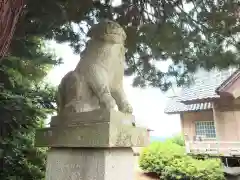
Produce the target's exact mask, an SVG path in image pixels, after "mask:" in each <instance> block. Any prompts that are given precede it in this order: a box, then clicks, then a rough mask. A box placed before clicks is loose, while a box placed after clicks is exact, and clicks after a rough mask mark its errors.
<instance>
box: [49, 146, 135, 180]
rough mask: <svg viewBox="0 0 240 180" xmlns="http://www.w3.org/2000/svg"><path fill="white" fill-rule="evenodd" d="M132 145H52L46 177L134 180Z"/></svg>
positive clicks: (56, 178) (50, 178) (63, 179)
mask: <svg viewBox="0 0 240 180" xmlns="http://www.w3.org/2000/svg"><path fill="white" fill-rule="evenodd" d="M133 158H134V156H133V152H132V149H131V148H99V149H98V148H89V149H88V148H51V149H50V150H49V152H48V156H47V170H46V180H133V179H134V159H133Z"/></svg>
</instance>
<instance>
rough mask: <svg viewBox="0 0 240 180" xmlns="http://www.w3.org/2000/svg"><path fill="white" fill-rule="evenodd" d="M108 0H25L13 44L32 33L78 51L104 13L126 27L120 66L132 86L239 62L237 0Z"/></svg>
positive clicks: (163, 83) (19, 45) (178, 79)
mask: <svg viewBox="0 0 240 180" xmlns="http://www.w3.org/2000/svg"><path fill="white" fill-rule="evenodd" d="M111 2H112V1H110V0H103V1H93V0H89V1H83V0H82V1H79V0H53V1H42V0H27V1H26V7H25V11H24V12H25V15H24V16H23V17H22V19H21V20H20V22H19V27H20V28H19V31H18V32H17V34H18V37H19V38H18V39H15V40H14V42H13V43H12V48H13V49H14V50H18V51H21V50H22V49H24V48H28V47H29V44H28V42H26V41H24V40H23V39H21V37H24V36H26V35H37V36H42V37H45V38H48V39H55V40H57V42H69V45H70V46H71V47H73V49H74V51H75V53H79V52H80V51H81V50H82V49H83V48H82V47H83V46H84V44H85V41H86V37H85V34H86V31H87V29H88V28H90V27H91V26H92V25H93V24H94V23H97V22H98V21H100V20H101V19H103V18H108V19H113V20H116V21H117V22H119V23H120V24H121V25H122V26H123V27H124V28H125V30H126V32H127V35H128V38H127V41H126V47H127V51H126V57H127V60H126V64H127V67H126V71H125V72H126V75H134V76H135V79H134V82H133V85H135V86H146V85H148V86H154V87H160V88H161V89H162V90H167V89H169V87H171V86H172V85H173V84H174V85H175V84H176V85H182V84H183V83H185V82H188V81H189V80H190V77H189V72H194V71H195V70H196V68H197V67H199V66H201V67H204V68H205V69H208V70H209V69H212V68H213V67H218V68H226V67H228V66H229V65H233V66H237V65H238V64H239V48H240V46H239V38H237V35H238V32H239V30H240V29H239V28H240V26H239V13H238V12H239V6H238V5H239V4H238V2H237V0H232V1H230V0H216V1H208V0H201V1H200V0H122V1H121V4H120V5H119V6H113V4H111ZM113 2H114V1H113ZM230 47H231V48H230ZM229 48H230V49H229ZM165 61H171V62H172V64H171V66H170V67H169V69H168V70H167V71H164V70H163V69H161V65H162V64H161V63H162V62H165Z"/></svg>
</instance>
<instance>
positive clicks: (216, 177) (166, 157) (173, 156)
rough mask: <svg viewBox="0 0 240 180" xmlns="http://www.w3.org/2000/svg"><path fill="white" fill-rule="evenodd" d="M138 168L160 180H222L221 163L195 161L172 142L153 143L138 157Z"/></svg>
mask: <svg viewBox="0 0 240 180" xmlns="http://www.w3.org/2000/svg"><path fill="white" fill-rule="evenodd" d="M139 163H140V167H141V168H142V169H143V170H144V171H145V172H153V173H156V174H158V175H159V176H160V178H161V180H224V179H225V178H224V174H223V170H222V164H221V161H220V160H218V159H207V160H197V159H194V158H192V157H191V156H188V155H186V154H185V149H184V147H182V146H179V145H177V144H175V143H173V142H170V141H166V142H155V143H152V144H151V145H150V146H148V147H146V148H145V149H144V150H143V152H142V153H141V155H140V162H139Z"/></svg>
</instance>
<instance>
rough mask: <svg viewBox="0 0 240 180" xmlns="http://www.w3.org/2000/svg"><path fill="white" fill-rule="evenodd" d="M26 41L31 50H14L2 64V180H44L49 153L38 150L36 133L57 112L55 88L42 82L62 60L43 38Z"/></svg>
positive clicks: (0, 80) (0, 158) (0, 82)
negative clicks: (45, 43) (35, 143)
mask: <svg viewBox="0 0 240 180" xmlns="http://www.w3.org/2000/svg"><path fill="white" fill-rule="evenodd" d="M14 39H15V40H16V41H17V37H16V36H15V37H14ZM22 42H25V43H26V46H28V48H25V49H24V44H23V48H22V49H15V50H13V49H14V48H12V51H11V56H8V57H6V58H4V59H3V60H2V62H1V64H0V114H1V117H0V128H1V129H0V133H1V134H0V135H1V136H0V149H1V157H0V160H1V167H0V179H1V180H15V179H18V180H25V179H32V180H41V179H43V177H44V170H45V153H44V152H45V151H44V149H37V148H35V147H34V132H35V130H36V128H38V127H40V126H41V125H42V123H43V121H44V120H45V119H46V118H47V115H48V114H49V113H52V112H53V111H54V110H55V107H54V102H55V96H54V94H55V89H54V88H52V87H51V86H49V85H47V84H44V83H43V82H42V79H43V77H44V76H45V75H46V74H47V72H48V71H49V70H50V69H51V68H52V67H53V65H54V64H58V63H59V60H57V59H56V58H55V57H54V56H53V55H52V53H50V52H49V51H48V50H47V49H46V47H44V43H43V40H42V39H41V38H40V37H37V36H30V35H27V36H25V37H24V39H22V40H21V43H22ZM13 45H16V44H13Z"/></svg>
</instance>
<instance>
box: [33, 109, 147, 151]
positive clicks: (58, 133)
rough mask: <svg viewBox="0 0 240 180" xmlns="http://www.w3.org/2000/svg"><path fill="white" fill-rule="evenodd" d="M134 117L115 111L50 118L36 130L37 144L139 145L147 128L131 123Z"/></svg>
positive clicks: (144, 144)
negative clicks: (47, 125)
mask: <svg viewBox="0 0 240 180" xmlns="http://www.w3.org/2000/svg"><path fill="white" fill-rule="evenodd" d="M133 119H134V116H132V115H129V114H124V113H122V112H119V111H115V110H107V109H99V110H95V111H92V112H82V113H75V114H69V116H62V117H60V116H56V117H53V119H52V122H51V126H52V127H50V128H42V129H38V130H37V132H36V142H35V144H36V146H38V147H98V148H100V147H143V146H146V145H147V144H148V142H149V140H148V138H149V137H148V132H147V129H145V128H142V127H135V126H132V125H131V122H132V120H133Z"/></svg>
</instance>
